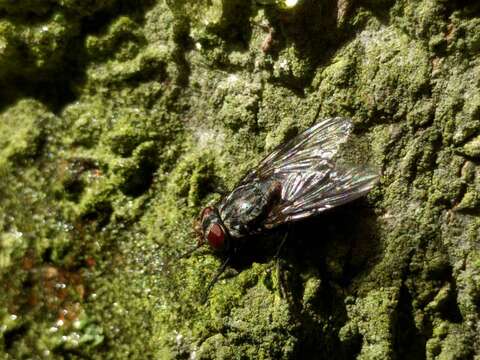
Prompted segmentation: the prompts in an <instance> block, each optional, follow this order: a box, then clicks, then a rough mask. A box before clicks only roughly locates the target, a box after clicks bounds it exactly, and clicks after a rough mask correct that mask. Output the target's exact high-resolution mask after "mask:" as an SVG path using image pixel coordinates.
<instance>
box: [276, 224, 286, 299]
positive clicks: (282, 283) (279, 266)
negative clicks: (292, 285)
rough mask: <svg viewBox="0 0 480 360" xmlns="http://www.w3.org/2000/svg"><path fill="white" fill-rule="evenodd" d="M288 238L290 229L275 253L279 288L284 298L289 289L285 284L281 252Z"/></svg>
mask: <svg viewBox="0 0 480 360" xmlns="http://www.w3.org/2000/svg"><path fill="white" fill-rule="evenodd" d="M287 238H288V231H287V232H286V233H285V236H284V237H283V239H282V241H281V243H280V245H279V246H278V248H277V252H276V254H275V269H276V273H277V279H278V288H279V290H280V295H281V297H282V298H286V297H287V291H286V286H285V279H284V278H283V272H282V260H281V259H280V252H281V251H282V248H283V245H285V242H286V241H287Z"/></svg>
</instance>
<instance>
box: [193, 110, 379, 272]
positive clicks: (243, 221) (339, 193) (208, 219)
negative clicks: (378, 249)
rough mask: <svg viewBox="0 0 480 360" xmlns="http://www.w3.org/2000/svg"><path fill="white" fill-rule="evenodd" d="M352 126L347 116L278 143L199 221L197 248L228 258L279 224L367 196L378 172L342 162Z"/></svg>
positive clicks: (202, 212) (330, 120)
mask: <svg viewBox="0 0 480 360" xmlns="http://www.w3.org/2000/svg"><path fill="white" fill-rule="evenodd" d="M351 130H352V122H351V121H350V120H349V119H346V118H340V117H335V118H329V119H325V120H323V121H320V122H319V123H317V124H316V125H314V126H312V127H311V128H309V129H307V130H305V131H304V132H302V133H300V134H299V135H297V136H296V137H294V138H293V139H291V140H290V141H288V142H286V143H285V144H282V145H280V146H279V147H277V148H276V149H275V150H274V151H273V152H272V153H270V154H269V155H268V156H267V157H265V158H264V159H263V160H262V161H261V162H260V164H259V165H258V166H257V167H256V168H254V169H252V170H250V171H249V172H248V173H247V174H246V175H245V176H244V177H243V178H242V179H241V180H240V182H239V183H238V184H237V186H236V187H235V188H234V189H233V191H232V192H230V194H229V195H227V196H225V197H224V198H222V199H221V200H220V201H219V202H218V203H217V204H216V205H215V206H209V207H206V208H204V209H203V210H202V211H201V213H200V216H199V218H198V219H197V220H196V221H195V231H196V232H197V234H198V236H199V242H198V246H201V245H203V244H205V243H208V244H209V245H210V247H211V248H212V249H213V250H215V251H217V252H220V253H223V254H225V255H226V256H227V261H225V262H224V264H223V265H222V268H221V270H220V272H222V271H223V270H224V268H225V266H226V263H227V262H228V260H229V259H230V258H231V257H233V256H234V255H235V253H236V252H237V250H238V249H239V248H241V247H242V246H243V245H245V244H246V243H247V242H248V239H251V238H252V236H253V235H257V234H261V233H262V232H265V231H267V230H269V229H272V228H274V227H276V226H278V225H280V224H284V223H290V222H294V221H297V220H300V219H304V218H306V217H309V216H312V215H315V214H318V213H321V212H323V211H326V210H328V209H331V208H334V207H336V206H339V205H342V204H345V203H348V202H350V201H352V200H355V199H357V198H359V197H361V196H364V195H365V194H366V193H367V192H368V191H370V189H371V188H372V187H373V186H374V185H375V183H376V182H377V180H378V174H377V173H376V172H374V171H372V170H370V169H368V168H366V167H362V166H346V165H341V164H339V162H338V161H337V159H336V155H337V153H338V149H339V147H340V145H341V144H342V143H344V142H345V141H346V140H347V139H348V137H349V135H350V132H351Z"/></svg>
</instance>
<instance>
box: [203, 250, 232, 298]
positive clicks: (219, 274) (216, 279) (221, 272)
mask: <svg viewBox="0 0 480 360" xmlns="http://www.w3.org/2000/svg"><path fill="white" fill-rule="evenodd" d="M229 262H230V257H228V258H226V259H225V261H224V262H223V263H222V265H220V267H219V268H218V270H217V273H216V274H215V276H214V277H213V279H212V281H210V283H209V284H208V287H207V290H206V291H205V294H204V296H203V299H202V304H205V303H206V302H207V300H208V296H209V295H210V291H211V290H212V288H213V285H215V283H216V282H217V281H218V278H219V277H220V276H221V275H222V274H223V272H224V271H225V269H226V268H227V265H228V263H229Z"/></svg>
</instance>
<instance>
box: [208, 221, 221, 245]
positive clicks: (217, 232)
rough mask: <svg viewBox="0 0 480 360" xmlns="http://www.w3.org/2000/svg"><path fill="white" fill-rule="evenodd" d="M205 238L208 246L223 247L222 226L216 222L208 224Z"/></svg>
mask: <svg viewBox="0 0 480 360" xmlns="http://www.w3.org/2000/svg"><path fill="white" fill-rule="evenodd" d="M207 240H208V243H209V244H210V246H211V247H212V248H214V249H215V250H221V249H223V246H224V244H225V241H224V240H225V233H224V232H223V229H222V227H221V226H220V225H218V224H213V225H212V226H210V229H209V230H208V235H207Z"/></svg>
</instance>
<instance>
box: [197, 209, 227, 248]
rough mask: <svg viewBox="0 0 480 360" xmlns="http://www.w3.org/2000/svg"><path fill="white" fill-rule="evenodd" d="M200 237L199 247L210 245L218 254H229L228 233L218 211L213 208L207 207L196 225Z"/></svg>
mask: <svg viewBox="0 0 480 360" xmlns="http://www.w3.org/2000/svg"><path fill="white" fill-rule="evenodd" d="M194 229H195V232H196V233H197V236H198V243H199V245H203V244H205V243H208V245H210V247H211V248H212V249H213V250H215V251H218V252H227V251H228V249H229V246H228V245H229V241H228V240H229V236H228V232H227V230H226V229H225V226H224V225H223V222H222V219H221V218H220V215H219V214H218V210H217V209H216V208H213V207H206V208H205V209H203V210H202V212H201V213H200V216H199V217H198V219H197V220H196V221H195V224H194Z"/></svg>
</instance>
